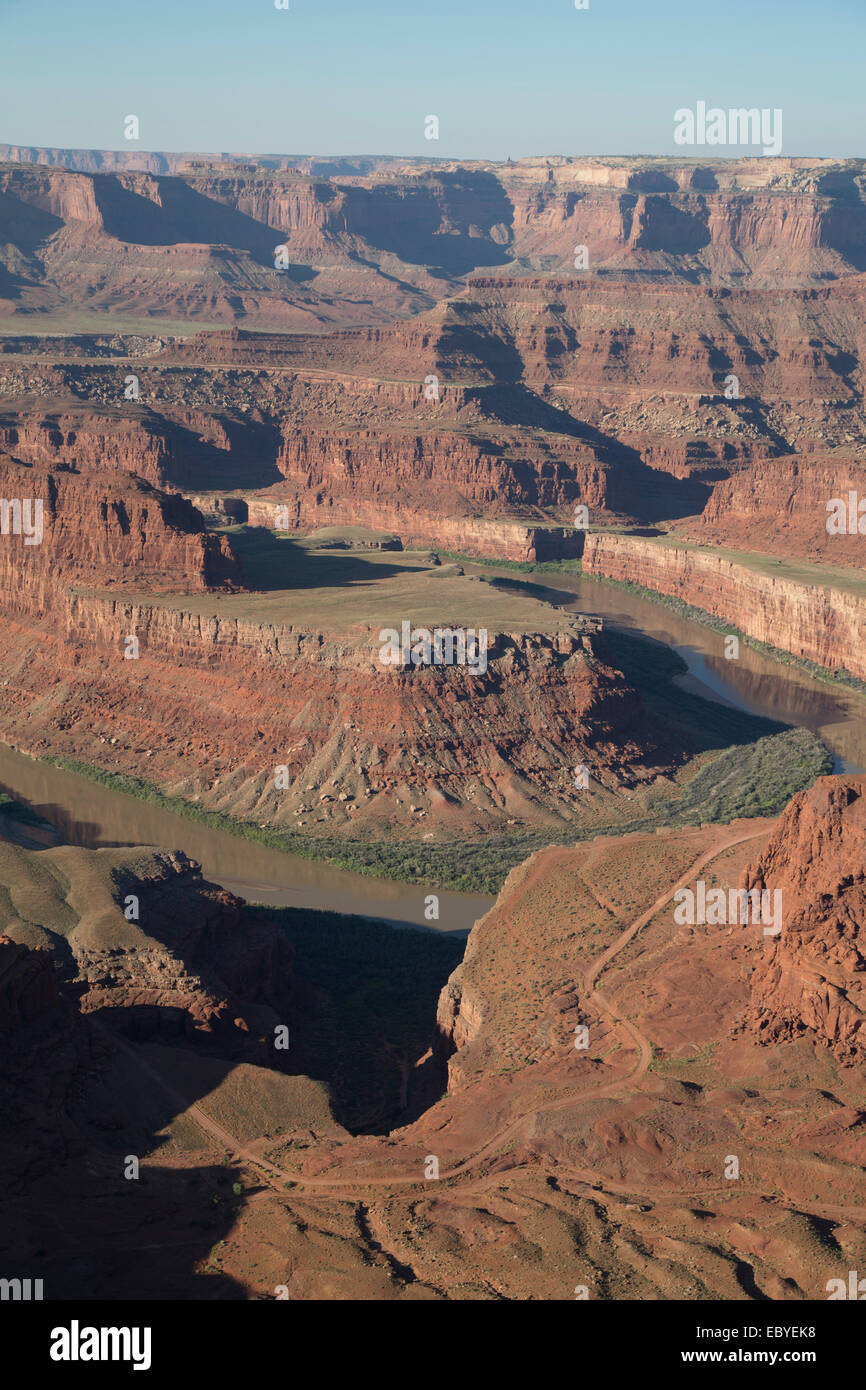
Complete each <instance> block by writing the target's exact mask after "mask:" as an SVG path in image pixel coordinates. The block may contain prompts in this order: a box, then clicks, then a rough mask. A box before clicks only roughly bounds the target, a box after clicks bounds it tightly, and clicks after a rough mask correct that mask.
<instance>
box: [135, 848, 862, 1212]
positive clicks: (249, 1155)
mask: <svg viewBox="0 0 866 1390" xmlns="http://www.w3.org/2000/svg"><path fill="white" fill-rule="evenodd" d="M766 834H767V827H766V825H765V826H764V828H763V829H761V830H758V831H749V832H748V833H747V834H743V833H742V832H735V833H733V834H732V833H731V832H730V831H729V832H728V833H727V834H725V833H724V832H721V831H720V832H719V834H718V836H717V837H716V838H715V839H714V841H713V843H712V844H711V845H710V847H709V848H708V849H705V850H704V851H703V852H702V853H701V854H700V855H699V856H698V858H697V859H696V860H695V861H694V863H693V864H691V865H690V866H689V868H688V869H686V871H685V872H684V873H683V874H682V875H681V876H680V878H678V879H677V881H676V883H674V884H673V885H672V887H670V888H669V889H667V890H666V891H665V892H664V893H662V894H660V895H659V897H657V898H656V900H655V902H654V903H653V904H652V905H651V906H650V907H648V908H647V909H646V911H644V912H642V913H641V914H640V916H639V917H636V918H635V919H634V921H633V922H631V923H630V924H629V926H627V927H626V928H625V930H624V931H622V932H620V934H619V936H618V937H617V938H616V940H615V941H613V942H612V943H611V945H610V946H608V947H607V949H606V950H605V951H603V952H602V954H601V955H600V956H599V957H598V959H597V960H595V961H594V962H593V963H592V965H591V966H589V968H588V969H587V970H586V971H585V972H584V974H583V977H582V978H583V985H584V988H585V989H586V990H587V992H588V995H587V1000H586V1002H587V1004H588V1005H591V1006H592V1007H594V1008H595V1009H596V1011H597V1012H598V1013H599V1014H603V1015H606V1016H607V1017H608V1018H609V1019H611V1020H612V1021H613V1022H614V1023H615V1024H618V1025H619V1026H620V1027H621V1028H623V1029H625V1031H626V1032H627V1033H628V1035H629V1037H630V1038H631V1040H632V1042H633V1043H634V1045H635V1048H636V1049H637V1052H638V1060H637V1065H636V1066H635V1068H634V1070H633V1071H632V1072H630V1073H629V1075H628V1076H626V1077H623V1078H622V1079H621V1080H619V1081H617V1082H614V1083H612V1084H610V1085H607V1086H600V1087H590V1088H589V1089H587V1090H585V1091H575V1092H571V1093H570V1094H569V1095H567V1096H565V1097H563V1098H562V1099H561V1100H556V1101H549V1102H546V1103H545V1104H544V1105H541V1106H536V1107H534V1108H533V1109H530V1110H527V1111H525V1112H524V1113H523V1114H522V1115H519V1116H518V1117H517V1119H515V1120H512V1121H511V1122H510V1123H509V1124H507V1125H505V1126H503V1127H502V1128H501V1129H499V1130H497V1131H496V1133H495V1134H494V1135H493V1136H492V1137H491V1138H490V1139H489V1140H488V1141H487V1143H486V1144H484V1145H483V1146H482V1147H481V1148H480V1149H477V1150H476V1151H475V1153H473V1154H471V1155H470V1156H469V1157H468V1158H465V1159H464V1160H463V1162H462V1163H458V1164H457V1165H456V1166H455V1167H454V1168H449V1169H448V1170H447V1171H445V1172H442V1173H441V1174H440V1177H442V1178H455V1177H463V1176H464V1175H466V1174H469V1173H471V1172H472V1171H473V1169H474V1168H477V1167H478V1165H479V1164H482V1163H483V1162H484V1161H485V1160H486V1159H488V1158H491V1157H492V1156H493V1155H494V1154H495V1153H496V1152H497V1150H499V1149H500V1148H501V1146H502V1144H503V1143H504V1142H506V1141H507V1140H509V1139H512V1138H514V1137H516V1136H517V1135H519V1134H520V1133H521V1131H522V1130H524V1129H528V1128H530V1127H531V1125H532V1123H533V1122H534V1120H535V1118H536V1116H537V1115H538V1114H541V1113H545V1114H546V1113H548V1112H550V1111H553V1110H563V1109H568V1108H569V1107H570V1106H572V1105H575V1104H576V1103H578V1102H580V1101H585V1100H589V1099H593V1100H601V1099H606V1098H607V1097H608V1096H614V1095H618V1094H619V1093H620V1092H621V1091H623V1090H625V1089H628V1088H630V1087H632V1086H634V1084H635V1083H636V1082H638V1081H640V1080H641V1078H642V1077H643V1076H644V1075H645V1074H646V1071H647V1069H648V1067H649V1064H650V1061H651V1059H652V1046H651V1044H650V1042H649V1040H648V1039H647V1038H646V1037H644V1035H643V1034H642V1033H641V1032H640V1031H639V1030H638V1029H637V1028H636V1027H635V1026H634V1024H633V1023H632V1022H631V1021H630V1020H629V1019H627V1018H625V1017H624V1016H623V1015H622V1014H621V1013H620V1012H619V1010H618V1009H617V1008H616V1007H615V1005H613V1004H612V1003H611V1002H610V1001H609V1000H608V999H607V998H606V997H605V995H603V994H602V993H601V992H600V991H599V990H597V989H595V987H594V986H595V981H596V980H597V979H598V977H599V975H600V974H601V972H602V971H603V970H604V969H605V968H606V966H608V965H609V964H610V962H611V961H612V960H613V959H614V958H615V957H616V956H617V955H618V954H619V952H620V951H622V950H623V949H624V948H625V947H626V946H627V945H628V944H629V942H630V941H631V940H632V939H633V937H635V936H636V935H637V933H638V932H639V931H641V930H642V929H643V928H644V927H645V926H646V925H647V924H648V923H649V922H650V921H652V919H653V917H654V916H655V915H656V913H657V912H659V911H661V909H662V908H663V907H664V906H665V905H666V904H667V903H669V902H670V901H671V899H672V898H673V896H674V894H675V893H676V892H677V891H678V890H679V889H680V888H685V887H686V886H687V885H688V884H689V883H690V881H691V880H692V879H693V878H694V877H695V876H696V875H697V874H699V873H700V872H701V870H702V869H704V868H705V867H706V866H707V865H708V864H709V863H711V862H712V860H713V859H716V858H717V857H718V856H719V855H720V854H723V853H724V852H725V851H726V850H728V849H732V848H733V847H734V846H735V845H739V844H743V843H744V842H745V841H747V840H756V839H760V838H761V837H762V836H764V835H766ZM112 1037H114V1034H112ZM115 1041H116V1042H117V1043H118V1045H119V1046H120V1047H121V1049H122V1050H123V1051H124V1052H126V1053H127V1054H128V1055H130V1056H132V1057H134V1058H135V1059H136V1061H137V1063H138V1065H139V1066H140V1067H141V1068H142V1070H143V1071H145V1072H146V1073H147V1074H148V1076H149V1077H150V1078H151V1080H153V1081H155V1082H156V1083H157V1084H158V1085H159V1086H161V1087H162V1089H163V1090H164V1091H165V1092H167V1093H168V1094H169V1095H170V1096H171V1099H172V1101H173V1102H174V1104H176V1105H177V1106H178V1107H179V1110H181V1111H184V1112H185V1113H186V1114H187V1115H189V1116H190V1118H191V1119H193V1120H194V1121H195V1122H196V1124H197V1125H199V1127H200V1128H201V1129H202V1130H203V1131H204V1132H205V1133H206V1134H207V1135H208V1136H209V1137H210V1138H211V1139H213V1140H215V1141H216V1143H217V1144H218V1145H220V1147H221V1148H223V1149H225V1150H227V1151H228V1153H229V1154H230V1155H231V1156H232V1158H234V1159H237V1160H243V1161H244V1162H245V1163H247V1164H249V1165H250V1166H252V1167H254V1168H255V1169H256V1170H257V1171H258V1172H259V1173H260V1175H261V1177H262V1181H263V1182H265V1183H266V1184H267V1186H268V1187H269V1188H271V1189H272V1191H276V1192H278V1193H280V1194H281V1195H285V1189H284V1188H283V1187H280V1186H278V1185H277V1183H276V1182H275V1179H276V1178H280V1179H282V1180H283V1182H284V1183H290V1184H291V1185H292V1187H293V1188H295V1189H314V1190H315V1191H316V1192H317V1194H319V1195H321V1196H328V1195H329V1194H331V1193H333V1194H334V1195H338V1196H339V1195H342V1196H343V1197H345V1195H346V1189H347V1188H349V1189H354V1190H358V1189H365V1188H370V1187H386V1188H388V1187H424V1186H427V1185H428V1184H427V1182H426V1180H425V1179H424V1178H423V1177H420V1176H419V1175H418V1172H417V1170H416V1171H415V1172H414V1173H412V1174H405V1175H402V1174H390V1175H388V1176H383V1177H366V1176H363V1175H361V1174H360V1173H355V1174H353V1175H352V1176H351V1177H346V1178H338V1177H330V1176H325V1177H320V1178H319V1177H303V1176H299V1175H298V1174H296V1173H289V1172H286V1170H285V1169H283V1168H280V1167H278V1166H277V1164H275V1163H271V1162H265V1161H263V1160H262V1159H261V1158H259V1157H258V1155H257V1154H256V1153H255V1152H254V1151H253V1150H252V1148H251V1147H250V1146H251V1145H252V1144H257V1143H259V1142H260V1141H258V1140H251V1141H249V1142H248V1143H246V1144H242V1143H240V1142H239V1141H238V1140H237V1139H236V1138H235V1136H234V1135H232V1134H230V1133H229V1132H228V1130H226V1129H224V1128H223V1126H222V1125H220V1124H218V1123H217V1121H216V1120H213V1119H211V1117H210V1116H209V1115H207V1114H205V1112H204V1111H203V1110H202V1108H201V1106H200V1105H198V1104H190V1103H189V1101H188V1100H187V1099H186V1098H185V1097H184V1096H183V1095H181V1093H180V1092H179V1091H177V1090H176V1089H175V1087H174V1086H172V1084H171V1082H169V1081H167V1080H166V1079H165V1077H163V1076H161V1075H160V1073H159V1072H157V1071H156V1070H155V1069H154V1068H153V1067H152V1066H151V1065H150V1063H149V1062H147V1061H146V1059H145V1058H144V1057H142V1056H141V1055H140V1054H139V1053H138V1052H137V1051H136V1049H134V1048H133V1047H132V1046H131V1045H130V1044H129V1043H126V1042H124V1041H123V1040H122V1039H118V1038H115ZM570 1176H572V1177H573V1178H575V1179H576V1180H577V1181H578V1182H586V1181H587V1179H586V1178H585V1177H584V1175H583V1174H580V1175H578V1173H574V1174H570ZM590 1176H591V1175H590ZM497 1181H501V1175H498V1176H497ZM608 1186H611V1185H610V1184H608ZM614 1186H616V1185H614ZM628 1190H629V1191H631V1189H628ZM623 1191H626V1189H623ZM260 1195H261V1196H269V1195H270V1194H269V1193H262V1194H260ZM666 1195H668V1196H669V1195H670V1194H666ZM849 1214H850V1212H849Z"/></svg>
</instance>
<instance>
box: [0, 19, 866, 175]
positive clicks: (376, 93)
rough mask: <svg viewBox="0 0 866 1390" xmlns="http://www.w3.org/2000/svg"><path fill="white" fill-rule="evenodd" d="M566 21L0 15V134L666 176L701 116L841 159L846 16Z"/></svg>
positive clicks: (855, 124)
mask: <svg viewBox="0 0 866 1390" xmlns="http://www.w3.org/2000/svg"><path fill="white" fill-rule="evenodd" d="M584 2H585V3H588V5H589V8H588V9H580V10H579V9H576V8H575V3H574V0H536V2H535V3H534V4H532V5H531V6H530V5H527V4H524V3H521V0H501V2H500V3H496V0H477V3H476V4H474V5H473V6H471V7H468V6H466V5H465V4H463V3H462V0H439V3H437V5H436V6H435V7H433V8H426V7H423V6H413V7H408V8H407V7H406V6H405V5H404V4H403V3H400V0H374V3H372V4H368V5H366V6H363V7H361V6H358V5H357V4H355V3H352V2H351V0H331V3H317V4H314V3H313V0H287V3H288V4H290V8H288V9H281V10H278V9H276V8H275V3H274V0H256V3H255V4H254V5H253V6H249V5H247V6H243V5H242V4H241V3H240V0H208V3H202V0H193V3H191V4H189V5H186V6H184V7H179V6H177V5H173V4H169V3H168V0H153V3H152V4H151V5H150V6H149V8H148V10H147V11H146V12H141V11H138V10H127V9H126V7H124V6H118V5H117V4H115V3H113V0H90V2H89V3H87V0H85V3H83V4H80V5H78V6H76V7H75V8H74V9H71V8H70V9H68V10H67V9H66V8H65V7H60V8H57V9H56V11H55V10H54V9H53V8H52V11H51V14H50V20H49V19H46V12H45V11H44V10H43V9H42V8H35V7H33V6H32V4H31V5H28V4H26V3H25V0H0V79H2V90H3V99H2V100H0V136H2V140H3V142H4V143H9V144H13V145H15V144H17V145H27V146H40V147H45V146H47V147H51V148H61V149H106V150H107V149H111V150H126V149H136V150H138V151H140V152H148V153H150V152H153V153H158V152H163V151H165V152H174V151H180V152H184V151H191V152H195V151H203V152H208V151H214V152H220V151H222V152H232V153H248V152H253V151H261V152H268V153H272V152H276V151H280V150H312V151H319V150H322V151H329V152H333V151H335V150H337V151H339V152H340V154H341V155H342V156H343V157H345V158H362V157H367V158H386V157H392V158H418V157H433V158H436V159H444V160H451V159H462V160H491V161H501V160H504V159H506V158H508V157H509V156H510V157H512V158H513V159H515V160H517V159H522V158H529V157H532V156H533V155H536V156H538V155H539V153H541V154H542V155H543V154H548V155H549V154H551V153H552V152H556V151H562V150H575V151H579V152H580V155H581V156H597V157H608V158H610V157H613V156H612V155H611V153H610V152H611V151H612V150H616V151H619V152H620V156H621V157H665V156H671V155H678V154H682V153H683V151H682V149H681V148H678V146H677V145H676V143H675V141H674V113H675V112H676V111H677V110H679V109H681V108H684V107H685V108H689V107H694V106H695V104H696V103H698V102H700V101H705V102H706V103H707V104H708V106H710V107H719V108H722V109H734V108H748V109H751V108H759V109H761V110H771V111H775V110H778V111H781V112H783V113H784V138H783V141H782V148H781V151H780V153H781V155H782V156H783V157H793V158H804V159H808V158H816V157H827V158H833V159H845V158H858V157H860V155H859V154H858V147H859V148H860V149H862V140H863V132H864V122H863V115H862V98H861V96H860V92H861V90H862V76H861V73H860V66H861V55H862V52H863V51H864V38H866V7H864V6H863V4H862V3H861V0H825V3H824V4H823V6H822V8H821V10H820V13H819V12H818V11H816V8H815V6H814V4H813V3H812V0H762V4H761V5H760V7H755V6H754V4H752V3H750V0H728V3H727V4H726V5H725V6H724V8H723V9H720V8H719V7H718V6H717V5H716V4H715V2H714V0H655V3H654V4H653V5H652V6H651V7H650V6H647V4H646V3H645V0H581V3H584ZM130 115H134V116H136V117H137V118H138V121H139V123H140V132H139V138H138V139H137V140H134V141H133V140H130V141H127V140H126V138H125V136H124V121H125V120H126V118H127V117H129V116H130ZM431 116H436V117H437V119H438V121H439V132H438V138H437V139H429V138H427V134H426V129H427V128H426V124H425V123H426V122H427V121H428V119H429V118H430V117H431ZM370 150H385V151H391V150H395V151H397V153H396V154H395V155H391V156H388V155H369V154H368V153H366V152H368V151H370ZM794 151H796V153H793V152H794ZM755 152H756V151H755V150H754V149H751V150H750V149H748V148H746V149H743V148H741V147H739V146H738V145H737V143H736V142H731V144H729V145H728V144H725V142H724V141H720V143H719V144H718V145H716V146H714V147H713V148H712V149H711V150H709V151H708V150H706V149H704V148H702V147H701V146H700V145H698V146H697V147H696V149H695V151H694V153H695V154H698V153H700V154H702V155H704V156H706V155H708V154H712V155H713V156H714V157H734V158H736V157H741V156H742V155H743V154H746V155H748V154H750V153H755ZM319 157H324V156H319ZM564 157H569V156H564ZM571 157H574V156H571Z"/></svg>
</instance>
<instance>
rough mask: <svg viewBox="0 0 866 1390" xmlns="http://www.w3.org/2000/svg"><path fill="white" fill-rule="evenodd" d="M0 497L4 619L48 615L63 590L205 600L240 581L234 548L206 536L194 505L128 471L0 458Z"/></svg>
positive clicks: (0, 549) (0, 557) (222, 539)
mask: <svg viewBox="0 0 866 1390" xmlns="http://www.w3.org/2000/svg"><path fill="white" fill-rule="evenodd" d="M0 496H2V497H3V498H4V499H5V500H6V501H7V502H9V504H10V508H11V510H10V514H9V519H8V522H7V523H5V524H4V527H3V534H2V535H0V568H2V572H3V574H4V576H5V578H4V587H5V588H6V593H5V598H4V601H3V604H4V607H5V608H6V611H7V612H21V613H29V612H34V611H39V609H40V608H42V609H48V610H50V609H51V608H52V607H53V605H54V601H55V598H56V596H57V593H58V585H61V584H74V583H82V582H83V583H90V584H99V585H108V586H109V587H122V586H124V585H126V586H128V587H139V588H141V587H145V588H149V589H152V590H155V591H159V590H161V589H172V590H175V591H177V590H180V591H181V592H186V591H191V592H200V591H203V590H205V589H207V588H209V587H211V586H213V585H222V584H230V583H232V582H233V581H236V580H237V579H238V577H239V567H238V562H237V559H236V557H235V555H234V554H233V552H232V549H231V546H230V545H229V543H228V541H227V540H226V539H225V537H216V536H212V535H208V534H207V532H206V531H205V528H204V523H203V521H202V518H201V515H200V513H199V512H197V511H196V510H195V508H194V507H193V506H192V505H191V503H189V502H187V501H186V500H185V499H184V498H182V497H179V496H176V495H169V494H166V493H163V492H160V491H158V490H157V489H156V488H154V487H151V485H150V484H149V483H146V482H144V481H143V480H142V479H141V478H137V477H134V476H130V475H129V474H127V473H121V472H111V471H107V470H99V471H97V472H95V473H85V474H80V473H73V472H71V471H68V470H66V469H63V468H49V467H45V466H37V465H33V466H29V465H25V464H22V463H20V462H18V461H17V460H16V459H13V458H10V457H9V456H8V455H0ZM13 504H17V505H18V507H19V508H20V519H18V517H17V513H16V510H15V509H14V506H13ZM37 518H38V519H39V522H38V527H39V531H38V535H39V538H38V539H37ZM27 529H29V530H30V532H31V534H30V535H29V536H28V535H26V534H25V531H26V530H27Z"/></svg>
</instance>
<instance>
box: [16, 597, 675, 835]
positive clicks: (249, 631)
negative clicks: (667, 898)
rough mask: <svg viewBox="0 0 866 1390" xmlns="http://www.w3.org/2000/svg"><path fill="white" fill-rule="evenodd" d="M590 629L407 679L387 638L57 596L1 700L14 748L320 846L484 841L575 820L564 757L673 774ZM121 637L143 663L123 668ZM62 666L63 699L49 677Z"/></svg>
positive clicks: (503, 640)
mask: <svg viewBox="0 0 866 1390" xmlns="http://www.w3.org/2000/svg"><path fill="white" fill-rule="evenodd" d="M590 628H591V625H588V624H587V625H584V626H583V627H581V625H579V624H578V625H576V626H575V627H574V628H566V627H563V629H562V630H561V631H560V632H558V633H557V634H549V635H546V634H519V633H518V634H513V635H509V634H506V633H500V634H493V633H491V634H490V637H489V647H488V650H487V654H486V670H485V671H484V672H478V671H474V670H473V669H472V668H471V667H469V666H466V665H460V664H454V665H443V666H438V667H437V666H427V667H419V668H417V669H414V668H410V669H409V670H405V671H404V670H402V669H401V668H399V667H390V666H387V665H383V664H382V663H381V661H380V658H379V653H380V648H381V645H382V644H381V641H380V639H379V629H378V628H376V629H372V630H369V631H366V632H361V633H359V632H357V631H353V632H348V631H347V632H346V633H345V634H343V635H342V636H340V635H338V634H335V633H334V632H321V631H315V630H308V629H299V628H292V627H291V626H288V625H285V626H274V625H269V624H265V623H260V622H247V621H243V620H238V619H232V618H227V617H221V618H218V617H207V616H202V615H201V614H197V613H195V612H185V611H183V609H182V608H177V607H174V606H171V607H168V606H166V607H162V606H157V605H152V604H146V603H130V602H124V601H123V600H121V599H108V598H104V599H100V598H95V597H91V596H87V595H81V594H73V595H61V596H59V597H57V598H56V599H55V602H54V607H53V610H52V613H51V615H50V618H49V619H48V620H46V621H44V622H41V623H38V624H35V623H34V621H33V620H32V618H31V619H27V620H26V621H25V620H21V621H19V622H18V623H16V624H14V625H10V627H9V628H8V630H7V633H6V636H5V638H4V653H5V661H6V663H7V666H8V671H9V680H8V684H7V686H6V687H5V688H4V689H3V692H2V695H3V698H2V700H0V706H2V713H3V719H4V725H5V729H6V734H7V737H8V738H10V739H12V740H13V741H14V742H16V743H21V744H22V745H23V746H25V747H26V748H28V749H29V750H31V751H32V752H34V753H36V754H39V753H40V752H42V751H46V752H47V751H49V750H53V751H63V752H65V753H67V754H70V755H72V756H76V757H83V758H85V760H86V761H96V762H98V764H99V765H100V766H108V767H110V768H111V769H112V770H114V771H117V772H126V773H129V774H131V775H133V776H136V777H140V776H141V775H142V772H143V770H144V772H145V775H146V777H147V779H148V780H149V781H152V782H156V783H157V784H158V785H162V786H165V787H169V786H170V787H171V788H172V791H173V792H174V793H175V794H177V793H180V794H182V795H186V796H194V797H195V798H197V799H199V800H200V801H201V803H202V804H203V805H205V806H207V807H210V808H212V809H215V810H222V811H225V812H226V813H228V814H231V815H235V816H239V817H241V818H244V819H250V820H254V821H259V822H262V823H266V824H273V825H277V826H282V827H288V828H293V829H294V828H296V827H298V828H303V829H304V831H305V833H309V834H313V835H316V834H320V833H327V832H328V831H329V830H332V829H335V828H336V829H343V830H345V829H346V827H351V828H352V832H353V833H355V831H354V828H355V826H357V827H358V828H359V829H358V833H360V834H367V835H372V836H373V837H374V838H376V837H378V836H380V835H381V834H382V833H383V832H384V831H385V830H386V828H388V827H390V828H391V829H396V830H398V831H399V832H400V833H402V834H405V835H408V836H409V837H418V838H420V837H421V836H422V834H423V833H424V832H425V831H426V832H434V831H439V832H440V833H443V834H445V835H448V836H457V835H461V834H464V835H465V834H469V833H489V832H490V830H491V829H492V828H494V827H496V826H499V827H503V828H504V827H505V825H506V823H507V822H509V821H511V822H512V823H513V822H514V820H515V818H519V819H520V820H521V821H529V822H530V823H535V822H538V823H550V820H551V818H555V819H557V820H558V819H559V817H561V816H564V817H565V818H566V819H570V818H572V817H573V815H574V811H575V801H574V789H573V785H572V781H573V767H574V764H575V763H585V764H586V765H587V766H588V767H589V768H591V770H592V774H593V776H594V777H597V778H598V779H599V780H600V782H601V783H602V784H603V785H609V786H611V787H613V788H621V787H624V786H632V785H638V784H641V783H645V782H649V781H651V780H652V779H653V778H654V777H655V776H657V775H658V774H659V773H660V772H662V770H666V769H667V768H668V767H669V765H670V759H671V757H672V756H673V755H672V752H671V750H668V749H665V750H662V749H660V748H659V747H657V746H656V744H655V743H654V741H653V738H652V736H651V734H650V733H649V732H648V730H647V727H646V721H645V718H644V716H643V709H642V706H641V703H640V701H639V699H638V697H637V695H636V693H635V691H634V690H633V688H632V687H630V686H629V685H628V684H627V683H626V681H625V680H624V678H623V677H622V675H621V673H620V672H618V671H616V670H615V669H613V668H612V667H611V665H610V664H608V663H607V662H606V661H605V659H604V646H603V642H601V640H600V639H599V638H598V636H597V635H595V634H593V632H592V631H591V630H590ZM37 631H38V633H39V642H38V645H37V647H36V648H34V644H33V637H34V634H35V632H37ZM126 634H135V635H136V636H137V637H138V640H139V644H140V658H139V659H138V660H135V661H132V660H124V656H123V638H124V636H125V635H126ZM73 654H74V668H73V669H72V670H70V671H69V683H68V684H67V685H65V686H64V687H63V688H62V689H61V688H58V687H56V684H55V682H54V680H53V679H52V678H51V676H50V672H51V671H52V670H54V671H56V669H57V663H60V664H61V666H62V667H63V668H64V669H69V667H70V656H71V655H73ZM46 690H47V691H49V694H48V696H47V698H44V697H45V691H46ZM37 691H41V692H42V696H43V698H42V699H41V700H40V701H39V706H38V709H37V710H35V711H34V713H33V715H31V716H30V717H27V716H26V715H25V710H26V709H27V708H28V707H29V706H31V705H32V704H33V702H34V701H35V698H36V693H37ZM118 730H120V731H121V736H120V737H117V733H118ZM109 734H112V735H114V738H113V741H112V743H111V744H110V745H108V746H107V736H108V735H109ZM145 759H146V761H144V760H145ZM279 768H284V769H285V772H284V773H283V774H282V777H283V783H282V784H281V785H280V786H279V787H278V786H277V785H276V774H277V770H278V769H279Z"/></svg>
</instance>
